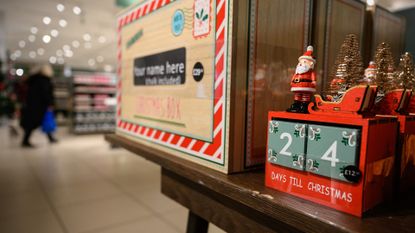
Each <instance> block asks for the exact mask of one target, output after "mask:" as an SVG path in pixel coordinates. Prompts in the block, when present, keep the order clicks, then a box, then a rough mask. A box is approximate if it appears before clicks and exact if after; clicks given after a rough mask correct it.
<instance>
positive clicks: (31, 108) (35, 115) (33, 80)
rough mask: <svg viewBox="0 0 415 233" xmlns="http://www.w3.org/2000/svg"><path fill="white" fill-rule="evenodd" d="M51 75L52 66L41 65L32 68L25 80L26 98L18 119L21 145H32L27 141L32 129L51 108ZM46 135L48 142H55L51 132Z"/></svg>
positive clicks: (36, 126)
mask: <svg viewBox="0 0 415 233" xmlns="http://www.w3.org/2000/svg"><path fill="white" fill-rule="evenodd" d="M52 77H53V70H52V67H51V66H50V65H43V66H40V67H36V68H34V69H33V70H32V72H31V76H30V77H29V78H28V80H27V94H26V100H25V101H24V102H23V105H22V110H21V119H20V125H21V126H22V128H23V130H24V137H23V142H22V146H23V147H33V145H32V144H31V143H30V141H29V140H30V136H31V134H32V132H33V130H35V129H36V128H38V127H39V126H40V125H41V124H42V121H43V118H44V116H45V113H46V111H48V110H49V111H50V110H52V109H53V105H54V96H53V84H52V81H51V78H52ZM47 136H48V139H49V142H50V143H54V142H57V140H56V139H55V138H54V137H53V135H52V133H47Z"/></svg>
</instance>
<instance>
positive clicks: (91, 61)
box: [88, 58, 95, 66]
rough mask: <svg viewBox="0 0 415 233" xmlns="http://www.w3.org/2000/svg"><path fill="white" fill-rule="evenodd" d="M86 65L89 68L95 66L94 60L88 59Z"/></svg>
mask: <svg viewBox="0 0 415 233" xmlns="http://www.w3.org/2000/svg"><path fill="white" fill-rule="evenodd" d="M88 65H89V66H94V65H95V60H94V59H92V58H91V59H89V60H88Z"/></svg>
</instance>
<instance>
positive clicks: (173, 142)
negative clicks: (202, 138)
mask: <svg viewBox="0 0 415 233" xmlns="http://www.w3.org/2000/svg"><path fill="white" fill-rule="evenodd" d="M180 138H181V136H179V135H177V134H176V135H174V137H173V140H171V142H170V143H171V144H172V145H176V144H177V143H178V142H179V140H180Z"/></svg>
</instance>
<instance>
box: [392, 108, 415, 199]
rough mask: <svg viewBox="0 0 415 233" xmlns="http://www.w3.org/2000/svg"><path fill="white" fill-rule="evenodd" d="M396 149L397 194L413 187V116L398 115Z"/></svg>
mask: <svg viewBox="0 0 415 233" xmlns="http://www.w3.org/2000/svg"><path fill="white" fill-rule="evenodd" d="M397 119H398V122H399V136H398V143H397V145H398V146H397V148H396V155H397V163H396V165H397V169H398V172H397V176H398V180H399V181H398V182H397V184H398V186H399V188H397V190H398V191H399V192H405V191H407V190H408V189H410V188H413V187H415V116H408V115H399V116H397Z"/></svg>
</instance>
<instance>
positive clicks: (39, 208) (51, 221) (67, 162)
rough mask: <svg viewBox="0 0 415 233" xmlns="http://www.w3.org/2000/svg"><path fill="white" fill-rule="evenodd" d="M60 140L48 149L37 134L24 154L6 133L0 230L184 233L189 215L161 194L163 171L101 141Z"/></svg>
mask: <svg viewBox="0 0 415 233" xmlns="http://www.w3.org/2000/svg"><path fill="white" fill-rule="evenodd" d="M58 134H59V136H58V138H59V139H60V142H59V143H58V144H54V145H50V144H48V143H47V140H46V137H45V136H44V135H43V134H42V133H41V132H36V133H35V134H34V135H33V138H32V142H33V143H34V144H35V145H36V146H37V147H36V148H35V149H22V148H20V146H19V145H20V144H19V142H20V140H19V139H18V138H11V137H10V136H9V135H8V131H7V128H5V127H0V232H2V233H20V232H21V233H37V232H39V233H61V232H62V233H98V232H99V233H130V232H145V233H153V232H154V233H159V232H161V233H170V232H175V233H177V232H185V228H186V220H187V211H186V209H185V208H184V207H182V206H181V205H179V204H177V203H175V202H173V201H172V200H170V199H169V198H167V197H165V196H163V195H162V194H161V193H160V167H158V166H156V165H155V164H153V163H151V162H148V161H146V160H144V159H142V158H141V157H139V156H136V155H133V154H131V153H129V152H127V151H125V150H123V149H111V148H110V146H109V145H108V144H107V143H106V142H105V141H104V140H103V137H102V135H94V136H73V135H70V134H67V133H66V129H65V128H62V129H60V131H59V132H58ZM209 232H210V233H214V232H216V233H218V232H223V231H222V230H220V229H218V228H217V227H216V226H214V225H212V224H211V225H210V226H209Z"/></svg>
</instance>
